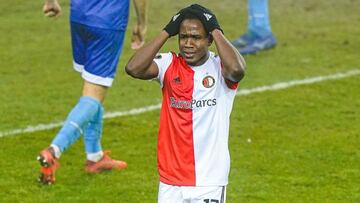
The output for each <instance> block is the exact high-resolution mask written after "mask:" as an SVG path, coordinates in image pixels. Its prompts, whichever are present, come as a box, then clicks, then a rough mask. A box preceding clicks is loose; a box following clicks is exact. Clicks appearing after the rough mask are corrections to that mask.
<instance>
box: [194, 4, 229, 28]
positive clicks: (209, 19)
mask: <svg viewBox="0 0 360 203" xmlns="http://www.w3.org/2000/svg"><path fill="white" fill-rule="evenodd" d="M188 9H189V12H192V13H193V14H195V15H196V16H198V17H199V18H200V20H201V22H202V23H203V24H204V27H205V29H206V31H207V32H209V33H211V32H212V31H214V30H215V29H219V30H220V31H221V32H222V33H224V31H223V30H222V29H221V27H220V24H219V22H218V20H217V18H216V16H215V14H214V13H213V12H212V11H211V10H209V9H207V8H205V7H203V6H201V5H199V4H192V5H191V6H189V7H188Z"/></svg>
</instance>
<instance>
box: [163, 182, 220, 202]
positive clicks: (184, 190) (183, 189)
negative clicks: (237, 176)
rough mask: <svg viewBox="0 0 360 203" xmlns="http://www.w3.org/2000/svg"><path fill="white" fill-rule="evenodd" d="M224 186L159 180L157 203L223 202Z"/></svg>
mask: <svg viewBox="0 0 360 203" xmlns="http://www.w3.org/2000/svg"><path fill="white" fill-rule="evenodd" d="M225 202H226V186H209V187H199V186H198V187H191V186H173V185H168V184H165V183H162V182H160V184H159V194H158V203H225Z"/></svg>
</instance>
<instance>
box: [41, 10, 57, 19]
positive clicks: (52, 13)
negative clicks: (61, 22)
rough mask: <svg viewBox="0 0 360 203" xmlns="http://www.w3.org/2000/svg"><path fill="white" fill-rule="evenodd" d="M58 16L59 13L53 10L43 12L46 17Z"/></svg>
mask: <svg viewBox="0 0 360 203" xmlns="http://www.w3.org/2000/svg"><path fill="white" fill-rule="evenodd" d="M59 14H60V11H58V10H54V9H50V10H47V11H44V15H45V16H46V17H57V16H59Z"/></svg>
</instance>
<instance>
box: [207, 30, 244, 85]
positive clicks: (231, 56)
mask: <svg viewBox="0 0 360 203" xmlns="http://www.w3.org/2000/svg"><path fill="white" fill-rule="evenodd" d="M211 35H212V37H213V39H214V42H215V45H216V49H217V50H218V54H219V57H220V59H221V63H222V65H223V67H222V75H223V77H224V78H226V79H228V80H230V81H232V82H239V81H240V80H241V79H242V78H243V77H244V75H245V67H246V64H245V60H244V58H243V57H242V56H241V55H240V53H239V52H238V51H237V50H236V49H235V47H234V46H233V45H232V44H231V43H230V42H229V40H227V39H226V38H225V36H224V35H223V33H222V32H221V31H220V30H219V29H215V30H213V31H212V32H211Z"/></svg>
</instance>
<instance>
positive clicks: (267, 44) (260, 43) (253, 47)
mask: <svg viewBox="0 0 360 203" xmlns="http://www.w3.org/2000/svg"><path fill="white" fill-rule="evenodd" d="M276 43H277V42H276V38H275V37H274V36H273V35H269V36H267V37H264V38H257V39H255V40H254V41H253V42H251V43H250V44H248V45H247V46H245V47H240V48H238V50H239V52H240V54H242V55H247V54H256V53H257V52H259V51H262V50H267V49H271V48H273V47H275V46H276Z"/></svg>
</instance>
